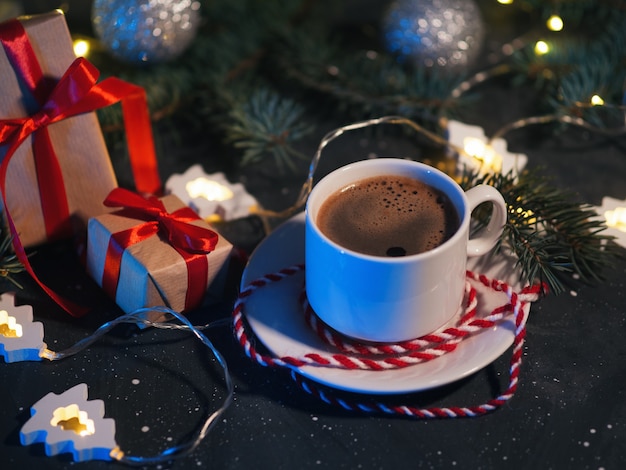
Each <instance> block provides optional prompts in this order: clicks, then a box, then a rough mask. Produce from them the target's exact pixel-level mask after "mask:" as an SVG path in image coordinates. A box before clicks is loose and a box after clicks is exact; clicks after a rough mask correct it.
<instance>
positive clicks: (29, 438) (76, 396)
mask: <svg viewBox="0 0 626 470" xmlns="http://www.w3.org/2000/svg"><path fill="white" fill-rule="evenodd" d="M30 411H31V417H30V419H29V420H28V421H26V423H24V426H22V429H21V430H20V441H21V443H22V445H30V444H35V443H43V444H44V446H45V451H46V455H48V456H52V455H57V454H61V453H66V452H69V453H72V456H73V457H74V460H75V461H77V462H80V461H85V460H113V458H114V457H115V455H116V452H119V448H118V446H117V444H116V442H115V421H114V420H113V419H105V418H104V402H103V401H102V400H90V401H89V400H87V385H86V384H84V383H81V384H78V385H75V386H74V387H72V388H70V389H69V390H67V391H65V392H63V393H62V394H60V395H56V394H55V393H52V392H50V393H48V394H47V395H46V396H45V397H43V398H42V399H41V400H39V401H38V402H37V403H35V404H34V405H33V406H32V407H31V410H30Z"/></svg>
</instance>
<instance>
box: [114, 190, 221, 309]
mask: <svg viewBox="0 0 626 470" xmlns="http://www.w3.org/2000/svg"><path fill="white" fill-rule="evenodd" d="M104 205H105V206H107V207H122V208H123V209H122V211H120V213H119V214H120V215H123V216H127V217H130V218H133V219H140V220H145V222H144V223H142V224H139V225H136V226H134V227H131V228H129V229H127V230H122V231H121V232H117V233H114V234H112V235H111V239H110V240H109V246H108V247H107V253H106V259H105V264H104V271H103V273H102V288H103V289H104V291H105V292H107V293H108V294H109V295H110V296H111V297H113V298H115V295H116V292H117V284H118V281H119V275H120V270H121V265H122V255H123V253H124V250H125V249H126V248H128V247H129V246H132V245H134V244H135V243H139V242H141V241H143V240H146V239H147V238H150V237H152V236H154V235H156V234H157V233H159V234H161V236H162V237H163V238H164V239H165V240H167V242H168V243H169V244H170V245H171V246H172V247H173V248H174V249H175V250H176V251H178V253H179V254H180V255H181V256H182V257H183V258H184V259H185V262H186V264H187V294H186V299H185V309H188V308H191V307H193V306H196V305H198V304H199V303H200V301H201V300H202V298H203V296H204V293H205V290H206V286H207V284H208V282H207V279H208V260H207V257H206V255H207V254H208V253H210V252H211V251H213V250H214V249H215V247H216V246H217V242H218V239H219V236H218V234H217V233H216V232H214V231H213V230H211V229H208V228H205V227H199V226H197V225H194V224H191V223H190V222H192V221H194V220H200V217H198V215H197V214H196V213H195V212H194V211H193V210H191V209H190V208H189V207H183V208H181V209H178V210H176V211H174V212H172V213H169V212H167V210H166V209H165V206H164V205H163V203H162V202H161V201H160V200H159V199H158V198H156V197H150V198H144V197H142V196H140V195H138V194H135V193H133V192H131V191H128V190H126V189H122V188H116V189H114V190H113V191H111V193H110V194H109V195H108V197H107V198H106V199H105V201H104Z"/></svg>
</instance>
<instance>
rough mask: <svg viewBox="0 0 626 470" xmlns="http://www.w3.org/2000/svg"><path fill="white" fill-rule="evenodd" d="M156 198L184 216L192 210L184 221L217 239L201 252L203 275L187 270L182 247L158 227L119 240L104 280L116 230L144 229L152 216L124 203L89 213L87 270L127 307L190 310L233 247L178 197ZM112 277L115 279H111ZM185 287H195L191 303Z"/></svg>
mask: <svg viewBox="0 0 626 470" xmlns="http://www.w3.org/2000/svg"><path fill="white" fill-rule="evenodd" d="M115 191H116V192H117V193H118V194H122V193H121V191H124V192H126V194H125V195H124V194H122V196H127V195H128V193H129V191H125V190H123V189H117V190H115ZM132 194H134V193H132ZM135 197H141V196H138V195H135ZM154 199H156V198H154ZM159 201H161V203H162V204H163V206H164V208H165V210H166V211H167V212H168V213H169V214H177V213H184V214H185V216H187V215H189V214H192V216H191V218H193V219H195V220H193V221H190V222H188V223H189V224H192V225H194V226H196V227H200V228H202V229H205V230H208V231H213V232H214V233H215V234H216V235H217V243H216V244H215V247H214V249H213V250H212V251H210V252H209V253H207V254H203V255H201V256H202V257H203V258H205V259H206V264H205V268H204V269H206V270H207V272H206V273H205V276H203V275H193V274H192V271H191V269H192V268H191V267H190V266H189V265H188V263H187V261H186V260H185V258H184V257H183V256H182V255H181V251H180V250H177V249H176V248H174V246H172V245H171V244H170V242H169V241H168V240H167V239H166V238H165V237H164V232H163V231H159V233H156V234H153V235H151V236H145V237H144V239H142V240H141V241H139V242H137V243H133V242H121V243H119V244H118V248H117V250H118V252H119V251H120V250H121V249H123V251H122V252H121V259H120V261H119V266H118V267H117V268H116V269H114V270H113V272H109V273H108V277H109V279H108V280H107V274H106V273H105V271H111V259H112V257H114V256H115V253H113V251H115V249H114V248H113V249H112V248H111V246H110V244H114V242H112V241H111V240H112V238H113V237H117V236H118V235H122V236H123V237H128V236H127V235H124V234H128V233H130V232H134V231H140V232H141V231H143V230H144V229H143V228H142V227H144V226H145V225H146V224H150V223H154V222H153V221H149V220H148V221H147V219H146V218H143V217H141V218H135V215H134V214H131V213H129V212H128V211H127V210H126V209H122V210H119V211H116V212H113V213H107V214H103V215H101V216H98V217H94V218H92V219H90V220H89V226H88V236H87V270H88V272H89V274H90V275H91V277H92V278H93V279H94V280H95V281H96V282H97V283H98V284H99V285H100V286H101V287H103V289H104V290H105V291H107V292H108V294H109V295H110V296H113V297H114V298H115V302H116V303H117V304H118V306H119V307H120V308H121V309H122V310H124V311H125V312H126V313H130V312H132V311H134V310H136V309H139V308H143V307H154V306H167V307H169V308H172V309H173V310H175V311H177V312H181V311H187V310H191V309H193V308H195V307H197V306H199V303H200V302H201V301H202V297H203V295H204V294H206V292H207V289H208V287H209V286H210V285H211V284H212V283H214V282H216V281H217V278H218V277H220V278H221V277H222V276H223V273H224V272H225V270H226V269H227V267H228V262H227V261H228V259H229V255H230V253H231V250H232V245H231V243H230V242H228V240H226V239H225V238H224V237H222V236H221V235H219V234H218V233H217V232H215V231H214V229H213V228H212V227H211V226H209V224H207V223H206V222H205V221H204V220H202V219H200V218H199V217H198V216H197V215H196V214H195V212H193V211H192V210H191V209H190V208H189V207H187V206H186V205H185V204H184V203H183V202H182V201H181V200H180V199H179V198H178V197H176V196H174V195H168V196H165V197H163V198H161V199H159ZM131 238H133V237H131ZM140 238H141V237H140ZM116 240H118V241H119V240H120V239H118V238H116ZM123 245H128V246H123ZM118 256H119V253H118ZM113 264H115V263H113ZM115 271H117V272H115ZM111 282H113V284H115V285H111ZM190 283H194V284H193V285H190ZM218 284H219V282H218ZM190 289H195V291H196V293H197V294H196V295H195V300H191V303H189V302H190V299H188V298H187V296H188V293H189V290H190ZM198 294H200V295H198ZM160 318H162V315H158V314H151V315H150V319H152V320H155V321H156V320H158V319H160Z"/></svg>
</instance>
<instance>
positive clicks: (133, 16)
mask: <svg viewBox="0 0 626 470" xmlns="http://www.w3.org/2000/svg"><path fill="white" fill-rule="evenodd" d="M91 20H92V25H93V29H94V31H95V33H96V35H97V36H98V38H99V39H100V42H102V44H103V45H104V46H105V47H106V48H107V49H108V50H109V52H110V53H111V54H112V55H113V56H115V57H116V58H118V59H120V60H122V61H125V62H130V63H137V64H140V63H159V62H166V61H168V60H172V59H175V58H177V57H178V56H179V55H180V54H182V53H183V51H184V50H185V49H187V47H188V46H189V45H190V43H191V42H192V41H193V40H194V38H195V37H196V34H197V30H198V26H199V23H200V2H199V1H197V0H138V1H132V2H129V1H128V0H94V3H93V7H92V12H91Z"/></svg>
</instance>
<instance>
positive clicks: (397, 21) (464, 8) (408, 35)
mask: <svg viewBox="0 0 626 470" xmlns="http://www.w3.org/2000/svg"><path fill="white" fill-rule="evenodd" d="M382 30H383V35H384V41H385V46H386V48H387V50H388V51H389V52H391V53H393V54H395V55H396V56H397V57H398V58H399V59H400V60H402V61H405V62H407V63H410V64H413V65H416V66H425V67H439V68H450V69H457V70H458V69H463V68H467V67H469V66H471V65H472V64H473V63H474V62H475V61H476V58H477V57H478V55H479V54H480V50H481V48H482V45H483V41H484V36H485V26H484V23H483V18H482V14H481V12H480V9H479V7H478V5H477V4H476V3H475V2H474V1H473V0H396V1H394V2H392V3H391V4H390V6H389V7H388V9H387V11H386V13H385V16H384V19H383V24H382Z"/></svg>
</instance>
